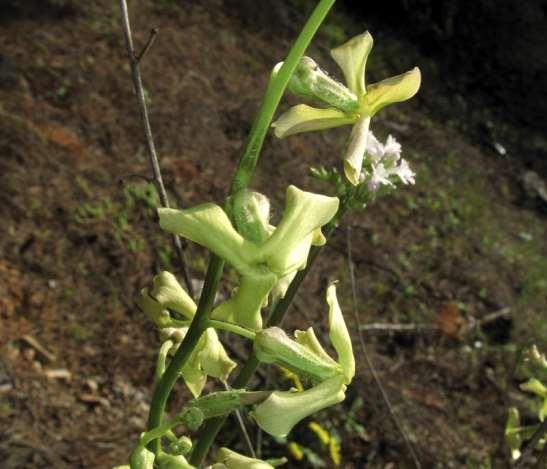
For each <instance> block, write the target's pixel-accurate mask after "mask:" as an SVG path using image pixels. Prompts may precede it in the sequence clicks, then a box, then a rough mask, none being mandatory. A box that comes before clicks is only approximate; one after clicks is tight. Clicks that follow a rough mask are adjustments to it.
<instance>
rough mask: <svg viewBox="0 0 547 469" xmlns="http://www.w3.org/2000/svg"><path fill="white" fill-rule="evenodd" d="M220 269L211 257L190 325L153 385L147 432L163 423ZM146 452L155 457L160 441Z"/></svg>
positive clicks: (204, 323) (204, 318)
mask: <svg viewBox="0 0 547 469" xmlns="http://www.w3.org/2000/svg"><path fill="white" fill-rule="evenodd" d="M223 268H224V261H223V260H222V259H220V258H219V257H217V256H215V255H212V256H211V259H210V260H209V266H208V267H207V273H206V275H205V282H204V285H203V291H202V293H201V296H200V298H199V304H198V309H197V311H196V315H195V316H194V319H193V320H192V323H191V324H190V328H189V329H188V332H187V333H186V336H185V337H184V340H183V341H182V343H181V344H180V346H179V348H178V350H177V352H176V353H175V355H174V356H173V358H172V360H171V362H170V363H169V366H168V367H167V370H165V373H163V375H162V377H161V379H160V380H159V381H158V383H157V384H156V389H155V390H154V395H153V396H152V402H151V404H150V414H149V416H148V428H149V429H154V428H156V427H159V426H160V424H161V422H162V420H163V413H164V411H165V405H166V403H167V398H168V397H169V394H170V393H171V390H172V389H173V386H174V385H175V382H176V381H177V379H178V377H179V375H180V371H181V370H182V367H183V366H184V365H185V364H186V362H187V361H188V358H189V357H190V354H191V353H192V351H193V350H194V348H196V345H197V343H198V341H199V339H200V337H201V335H202V334H203V332H205V330H206V329H207V327H208V316H209V313H210V312H211V309H212V308H213V303H214V300H215V294H216V291H217V289H218V284H219V282H220V278H221V277H222V271H223ZM149 449H150V450H151V451H153V452H154V453H155V454H158V453H159V452H160V450H161V439H160V438H158V439H156V440H154V441H153V442H152V443H151V445H150V447H149Z"/></svg>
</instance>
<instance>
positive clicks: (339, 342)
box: [327, 284, 355, 384]
mask: <svg viewBox="0 0 547 469" xmlns="http://www.w3.org/2000/svg"><path fill="white" fill-rule="evenodd" d="M327 304H328V305H329V338H330V340H331V342H332V345H333V346H334V348H335V350H336V353H337V354H338V361H339V363H340V365H342V368H343V370H344V374H345V376H346V384H349V382H350V381H351V380H352V379H353V377H354V376H355V358H354V356H353V348H352V346H351V337H350V335H349V332H348V328H347V326H346V321H344V316H343V315H342V310H341V309H340V305H339V304H338V298H337V297H336V286H335V285H334V284H331V285H329V287H328V288H327Z"/></svg>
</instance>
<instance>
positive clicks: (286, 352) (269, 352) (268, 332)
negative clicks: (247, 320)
mask: <svg viewBox="0 0 547 469" xmlns="http://www.w3.org/2000/svg"><path fill="white" fill-rule="evenodd" d="M254 351H255V354H256V356H257V358H258V359H259V360H260V361H261V362H263V363H275V364H276V365H279V366H282V367H284V368H287V369H289V370H291V371H294V372H295V373H297V374H298V375H300V376H302V375H305V376H309V377H310V378H312V379H313V380H314V381H315V382H321V381H324V380H325V379H328V378H330V377H332V376H334V375H336V374H338V373H341V372H342V369H341V367H340V365H338V363H336V362H335V361H334V360H333V359H332V358H330V357H329V356H328V355H326V354H322V355H319V354H316V353H313V352H312V351H311V350H310V349H309V348H307V347H305V346H304V345H301V344H299V343H298V342H296V341H294V340H292V339H290V338H289V337H288V336H287V334H285V331H283V329H280V328H279V327H269V328H267V329H263V330H262V331H259V332H257V334H256V338H255V340H254Z"/></svg>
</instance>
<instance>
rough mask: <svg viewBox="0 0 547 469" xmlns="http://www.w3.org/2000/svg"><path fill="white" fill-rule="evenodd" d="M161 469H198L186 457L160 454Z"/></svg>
mask: <svg viewBox="0 0 547 469" xmlns="http://www.w3.org/2000/svg"><path fill="white" fill-rule="evenodd" d="M157 462H158V464H159V469H196V468H195V467H194V466H192V465H191V464H190V463H189V462H188V461H187V460H186V458H185V457H184V456H182V455H180V454H179V455H173V454H167V453H163V452H162V453H160V454H159V455H158V458H157Z"/></svg>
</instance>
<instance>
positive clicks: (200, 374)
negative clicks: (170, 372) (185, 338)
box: [181, 345, 207, 397]
mask: <svg viewBox="0 0 547 469" xmlns="http://www.w3.org/2000/svg"><path fill="white" fill-rule="evenodd" d="M198 346H199V345H198ZM181 375H182V378H183V379H184V382H185V383H186V386H188V389H189V390H190V392H191V393H192V395H193V396H194V397H199V396H200V395H201V391H203V388H204V386H205V383H206V382H207V373H205V371H203V369H202V368H201V366H200V362H199V358H198V351H196V350H195V349H194V351H193V352H192V354H191V355H190V358H189V359H188V361H187V362H186V364H185V365H184V367H183V368H182V371H181Z"/></svg>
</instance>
